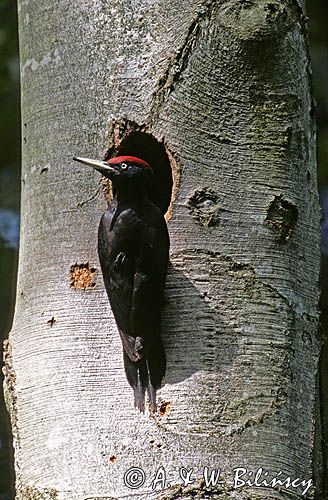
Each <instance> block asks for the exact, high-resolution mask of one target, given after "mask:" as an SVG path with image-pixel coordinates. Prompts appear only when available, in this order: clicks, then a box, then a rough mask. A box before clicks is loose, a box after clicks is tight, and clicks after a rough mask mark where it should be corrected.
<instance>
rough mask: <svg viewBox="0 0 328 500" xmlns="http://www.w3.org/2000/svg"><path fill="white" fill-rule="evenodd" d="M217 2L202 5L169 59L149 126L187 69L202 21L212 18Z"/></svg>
mask: <svg viewBox="0 0 328 500" xmlns="http://www.w3.org/2000/svg"><path fill="white" fill-rule="evenodd" d="M216 3H217V2H216V0H208V1H207V2H205V3H204V4H203V5H202V6H201V7H200V9H199V10H198V12H197V13H196V14H195V16H194V18H193V20H192V22H191V24H190V26H189V28H188V32H187V35H186V37H185V39H184V41H183V43H182V45H181V46H180V47H179V48H178V49H177V50H176V53H175V55H174V56H173V57H172V58H171V59H170V60H169V62H168V66H167V68H166V70H165V72H164V74H163V76H162V77H161V78H160V79H159V81H158V83H157V89H156V90H155V91H154V93H153V98H152V103H151V107H150V112H149V118H148V120H147V126H148V127H152V126H153V125H154V122H155V120H156V119H157V118H158V116H159V114H160V112H161V108H162V107H163V105H164V103H165V101H166V99H167V98H168V96H169V95H170V93H171V92H172V90H173V87H174V84H175V83H176V82H178V81H179V79H180V77H181V75H182V73H183V72H184V70H185V69H186V67H187V65H188V61H189V57H190V54H191V52H192V49H193V47H194V44H195V42H196V40H197V38H198V35H199V32H200V29H201V21H203V20H204V19H209V18H210V15H211V12H212V7H213V6H214V5H215V4H216Z"/></svg>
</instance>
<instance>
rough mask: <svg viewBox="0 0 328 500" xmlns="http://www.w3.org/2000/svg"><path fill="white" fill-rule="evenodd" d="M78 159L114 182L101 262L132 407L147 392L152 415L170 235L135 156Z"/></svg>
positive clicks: (145, 169)
mask: <svg viewBox="0 0 328 500" xmlns="http://www.w3.org/2000/svg"><path fill="white" fill-rule="evenodd" d="M78 161H81V162H82V163H85V164H89V165H90V161H91V162H93V163H91V166H93V167H94V168H96V169H97V170H98V171H100V172H101V173H102V174H103V175H105V176H106V177H108V178H109V179H111V181H112V183H113V191H114V193H115V195H114V200H113V202H112V203H111V205H110V206H109V208H108V210H107V211H106V212H105V213H104V214H103V216H102V218H101V221H100V225H99V231H98V254H99V261H100V265H101V269H102V274H103V278H104V283H105V287H106V291H107V294H108V298H109V302H110V305H111V308H112V311H113V314H114V317H115V320H116V324H117V327H118V330H119V334H120V337H121V340H122V345H123V358H124V367H125V372H126V376H127V380H128V382H129V384H130V385H131V387H132V388H133V390H134V401H135V406H136V408H138V409H139V410H140V411H144V409H145V393H146V390H147V392H148V396H149V402H150V411H151V412H152V413H154V412H155V411H156V390H157V389H158V388H159V387H160V385H161V382H162V379H163V377H164V374H165V368H166V361H165V352H164V348H163V344H162V340H161V326H160V322H161V314H160V309H161V303H162V296H163V289H164V284H165V278H166V271H167V264H168V258H169V236H168V231H167V227H166V223H165V220H164V217H163V214H162V212H161V210H160V209H159V208H158V207H157V206H156V205H155V204H154V203H152V202H151V201H150V199H149V193H150V190H151V186H152V177H153V171H152V169H151V167H150V166H149V165H148V164H146V163H145V162H143V161H142V160H140V159H138V158H134V157H118V158H114V159H111V160H109V161H108V162H97V161H94V160H86V159H78ZM88 162H89V163H88Z"/></svg>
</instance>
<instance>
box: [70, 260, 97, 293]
mask: <svg viewBox="0 0 328 500" xmlns="http://www.w3.org/2000/svg"><path fill="white" fill-rule="evenodd" d="M95 274H96V268H95V267H90V264H89V262H87V263H85V264H83V263H82V264H77V263H76V264H74V265H73V266H71V288H83V289H84V290H85V289H86V288H94V287H95V286H96V283H94V281H93V279H94V276H95Z"/></svg>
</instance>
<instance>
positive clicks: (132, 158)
mask: <svg viewBox="0 0 328 500" xmlns="http://www.w3.org/2000/svg"><path fill="white" fill-rule="evenodd" d="M126 161H129V162H131V163H134V164H135V165H137V166H139V167H145V168H149V169H150V170H151V171H152V172H153V168H152V167H151V166H150V165H149V163H147V162H146V161H145V160H142V159H141V158H137V157H136V156H116V157H115V158H110V159H109V160H107V163H108V164H109V165H117V164H118V163H124V162H126Z"/></svg>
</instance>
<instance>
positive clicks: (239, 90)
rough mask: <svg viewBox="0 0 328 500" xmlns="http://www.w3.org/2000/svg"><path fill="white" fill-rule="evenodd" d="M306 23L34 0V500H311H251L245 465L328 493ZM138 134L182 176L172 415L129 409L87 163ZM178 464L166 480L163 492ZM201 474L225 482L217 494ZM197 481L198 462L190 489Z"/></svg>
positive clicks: (19, 414) (271, 16)
mask: <svg viewBox="0 0 328 500" xmlns="http://www.w3.org/2000/svg"><path fill="white" fill-rule="evenodd" d="M303 9H304V6H303V5H301V4H300V3H298V1H297V0H284V1H279V2H278V1H277V0H270V1H269V0H248V1H241V0H228V1H223V0H222V1H214V0H212V1H211V0H210V1H206V2H205V1H203V0H192V1H191V0H165V1H164V0H157V1H152V0H120V1H119V2H108V1H105V0H79V1H69V2H68V1H64V0H56V1H54V0H44V1H42V2H36V1H32V0H24V1H23V0H21V1H20V2H19V25H20V51H21V74H22V78H21V81H22V130H23V166H22V170H23V171H22V224H21V249H20V261H19V277H18V285H17V304H16V314H15V319H14V323H13V327H12V331H11V333H10V337H9V340H8V341H7V342H6V344H5V368H4V371H5V376H6V385H5V391H6V396H7V402H8V408H9V410H10V414H11V421H12V428H13V434H14V445H15V467H16V480H17V484H16V486H17V495H16V498H17V499H32V498H33V499H36V498H38V499H39V498H42V499H60V500H66V499H67V500H68V499H69V500H75V499H79V500H80V499H87V498H88V499H95V498H129V499H131V498H147V499H148V498H149V499H151V498H164V497H165V498H199V499H200V498H205V497H206V495H211V498H218V499H219V498H220V499H223V498H237V499H242V498H251V499H259V498H261V499H263V498H276V499H283V498H304V497H302V496H301V492H302V488H300V487H298V488H292V487H291V488H289V489H286V488H281V489H280V490H279V489H278V488H277V487H276V488H270V487H266V488H264V487H263V488H255V487H253V488H252V487H251V488H240V489H235V488H233V485H232V477H233V469H234V467H237V466H244V467H246V468H247V469H248V470H249V471H256V470H257V469H258V468H259V467H263V469H264V471H268V472H269V475H268V477H269V478H270V479H271V478H272V477H274V476H275V475H277V473H278V472H279V471H282V477H283V478H286V477H288V476H290V477H291V478H292V479H295V478H301V479H304V480H307V479H309V478H313V479H314V481H315V483H316V488H317V492H318V495H319V496H320V481H319V473H320V429H319V413H318V388H317V366H318V357H319V352H320V346H321V342H320V338H319V335H318V309H317V306H318V268H319V211H318V196H317V187H316V164H315V149H314V142H315V129H314V123H313V103H312V97H311V88H310V83H309V73H310V70H309V60H308V53H307V40H306V31H305V17H304V12H303ZM131 130H141V131H143V132H147V133H151V134H152V135H153V136H154V137H155V138H156V139H157V140H159V141H164V142H165V145H166V148H167V151H168V153H169V157H170V160H171V165H172V168H173V171H174V179H175V186H174V203H173V206H172V209H171V219H170V221H169V231H170V235H171V243H172V248H171V266H170V270H169V274H168V279H167V287H166V297H167V303H166V305H165V307H164V311H163V338H164V343H165V346H166V352H167V358H168V366H167V376H166V379H165V380H166V384H165V385H164V387H163V388H162V390H161V391H160V393H159V398H160V402H162V403H163V405H162V407H163V408H166V410H167V411H163V413H165V415H163V416H158V417H156V418H149V416H148V415H147V414H146V415H139V414H138V413H137V412H136V411H135V410H134V408H133V404H132V393H131V389H130V388H129V386H128V384H127V382H126V379H125V376H124V372H123V363H122V353H121V346H120V340H119V336H118V334H117V331H116V327H115V323H114V320H113V316H112V313H111V311H110V308H109V305H108V301H107V297H106V294H105V291H104V287H103V283H102V278H101V273H100V269H99V264H98V259H97V253H96V235H97V225H98V220H99V218H100V215H101V213H102V211H104V210H105V208H106V200H105V196H104V195H103V190H102V189H100V188H99V186H102V183H100V184H99V178H98V177H97V173H93V172H89V171H87V170H86V169H84V168H83V167H82V166H77V165H73V162H72V156H73V155H75V154H78V155H81V156H91V157H101V156H102V154H104V153H105V152H106V150H107V149H110V151H117V150H118V147H119V144H120V141H121V140H122V138H124V137H126V135H128V134H129V132H131ZM105 190H106V186H105ZM83 263H84V264H85V267H83V266H81V264H83ZM87 263H88V264H87ZM72 266H73V267H72ZM71 284H73V285H74V286H71ZM92 284H95V286H92ZM81 286H82V287H83V286H85V287H86V288H85V289H83V288H79V287H81ZM168 403H169V404H168ZM132 466H138V467H142V469H143V470H144V472H145V475H146V481H145V484H144V485H143V486H142V487H140V488H139V489H135V490H133V489H129V488H127V487H126V486H125V484H124V482H123V476H124V473H125V472H126V471H127V470H128V469H130V468H131V467H132ZM160 466H163V467H164V468H165V471H166V474H167V481H168V482H169V483H170V487H169V486H168V488H167V489H166V490H164V491H162V490H160V488H159V487H158V488H157V489H156V490H154V491H153V490H152V489H151V482H152V480H153V479H154V477H155V474H156V471H157V470H158V469H159V467H160ZM204 466H208V467H209V468H210V469H211V468H221V469H222V470H221V481H222V482H221V483H220V484H218V485H216V486H215V487H214V488H212V489H211V488H210V489H209V490H206V488H205V486H204V482H203V479H202V478H203V468H204ZM181 467H185V468H188V469H191V468H192V469H193V476H192V477H193V478H195V479H196V481H195V482H194V483H193V484H192V485H189V486H188V488H184V487H183V485H182V480H181V479H180V476H179V468H181ZM316 471H317V472H316ZM318 471H319V472H318ZM206 491H207V493H206ZM313 495H314V489H313V488H311V489H310V490H309V492H308V494H307V498H312V497H313ZM206 498H207V497H206Z"/></svg>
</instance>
